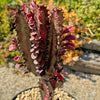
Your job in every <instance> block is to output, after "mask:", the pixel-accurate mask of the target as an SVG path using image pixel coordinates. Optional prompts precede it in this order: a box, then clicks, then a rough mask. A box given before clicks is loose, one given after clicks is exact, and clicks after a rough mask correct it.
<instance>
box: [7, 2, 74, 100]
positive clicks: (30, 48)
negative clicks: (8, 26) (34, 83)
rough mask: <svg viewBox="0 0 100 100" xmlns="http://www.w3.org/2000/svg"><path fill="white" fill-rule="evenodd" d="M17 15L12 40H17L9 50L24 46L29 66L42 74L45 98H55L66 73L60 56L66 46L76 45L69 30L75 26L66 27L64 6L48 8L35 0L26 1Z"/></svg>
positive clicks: (18, 65)
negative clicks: (56, 90) (15, 34)
mask: <svg viewBox="0 0 100 100" xmlns="http://www.w3.org/2000/svg"><path fill="white" fill-rule="evenodd" d="M15 17H16V20H15V23H16V31H17V39H14V40H13V43H14V44H12V45H10V47H9V51H12V50H16V49H20V50H21V52H22V53H23V55H22V57H23V58H24V60H25V65H26V67H27V69H28V70H29V71H30V72H32V73H33V74H35V75H36V76H40V77H41V78H40V82H39V88H40V91H41V97H42V100H53V96H54V90H55V88H56V87H57V86H58V84H59V83H63V82H64V77H63V75H62V74H67V73H63V72H62V71H63V67H62V59H61V56H62V55H65V54H66V53H67V50H69V49H75V46H74V44H73V43H72V40H75V36H74V35H72V34H68V33H69V32H71V31H72V30H73V27H72V26H68V27H67V28H65V29H63V25H62V24H63V11H62V9H59V8H56V9H52V10H49V9H47V8H46V7H45V6H43V5H42V6H40V5H37V4H36V2H35V1H32V2H31V3H30V6H29V5H25V4H23V8H22V9H18V11H17V12H16V16H15ZM61 37H62V38H61ZM17 40H18V41H17ZM19 59H21V56H17V57H15V58H14V60H15V61H18V60H19ZM22 65H23V63H22V62H18V64H17V67H21V66H22ZM27 72H28V71H27V70H26V72H25V73H27ZM57 100H59V98H58V99H57Z"/></svg>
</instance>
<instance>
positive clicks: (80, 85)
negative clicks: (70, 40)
mask: <svg viewBox="0 0 100 100" xmlns="http://www.w3.org/2000/svg"><path fill="white" fill-rule="evenodd" d="M65 71H67V72H68V73H69V74H68V75H67V76H65V79H66V82H65V83H64V84H63V86H62V88H61V89H62V90H64V91H67V92H68V93H70V94H71V95H72V96H74V97H75V98H76V99H77V100H100V75H93V74H86V73H82V72H75V71H70V70H68V69H67V68H65ZM38 80H39V77H35V76H34V75H33V74H32V73H29V76H24V75H18V74H16V73H15V72H14V68H12V67H11V66H10V67H9V68H8V67H1V68H0V100H11V99H12V98H13V97H14V96H15V95H16V94H17V93H19V92H20V91H22V90H24V89H27V88H30V87H34V86H36V87H37V86H38ZM59 94H60V93H59Z"/></svg>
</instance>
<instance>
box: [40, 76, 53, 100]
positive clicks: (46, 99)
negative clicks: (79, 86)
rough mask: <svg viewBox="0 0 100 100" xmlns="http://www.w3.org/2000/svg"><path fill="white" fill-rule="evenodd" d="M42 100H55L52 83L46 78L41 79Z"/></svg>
mask: <svg viewBox="0 0 100 100" xmlns="http://www.w3.org/2000/svg"><path fill="white" fill-rule="evenodd" d="M39 84H40V91H41V96H42V100H53V93H54V90H53V87H52V85H51V83H50V81H49V80H48V79H46V78H41V79H40V81H39Z"/></svg>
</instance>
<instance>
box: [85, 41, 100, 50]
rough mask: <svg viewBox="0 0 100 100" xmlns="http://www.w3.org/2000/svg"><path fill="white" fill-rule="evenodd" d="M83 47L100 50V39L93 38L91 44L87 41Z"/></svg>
mask: <svg viewBox="0 0 100 100" xmlns="http://www.w3.org/2000/svg"><path fill="white" fill-rule="evenodd" d="M83 48H86V49H91V50H96V51H100V41H98V40H93V41H92V42H91V43H90V44H88V43H85V44H84V45H83Z"/></svg>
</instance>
